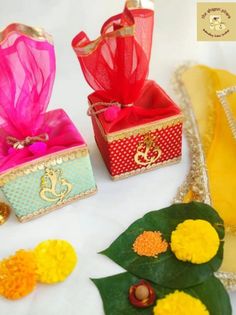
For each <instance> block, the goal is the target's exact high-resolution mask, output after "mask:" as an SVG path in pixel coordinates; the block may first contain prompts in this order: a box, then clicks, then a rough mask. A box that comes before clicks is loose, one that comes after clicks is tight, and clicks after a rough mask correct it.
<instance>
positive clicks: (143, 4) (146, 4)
mask: <svg viewBox="0 0 236 315" xmlns="http://www.w3.org/2000/svg"><path fill="white" fill-rule="evenodd" d="M126 7H127V8H128V9H130V10H132V9H145V8H153V7H154V1H153V0H145V1H143V0H127V1H126Z"/></svg>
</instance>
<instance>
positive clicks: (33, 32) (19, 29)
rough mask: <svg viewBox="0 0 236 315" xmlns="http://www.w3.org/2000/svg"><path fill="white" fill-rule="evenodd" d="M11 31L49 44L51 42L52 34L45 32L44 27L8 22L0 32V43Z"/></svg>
mask: <svg viewBox="0 0 236 315" xmlns="http://www.w3.org/2000/svg"><path fill="white" fill-rule="evenodd" d="M12 33H20V34H22V35H25V36H27V37H30V38H33V39H35V40H39V41H47V42H49V43H50V44H53V39H52V36H51V35H49V34H48V33H46V32H45V31H44V29H42V28H39V27H32V26H28V25H25V24H20V23H13V24H10V25H8V26H7V27H6V28H5V29H4V30H3V31H1V32H0V44H1V43H2V42H4V41H5V40H6V39H7V38H8V37H9V36H10V34H12Z"/></svg>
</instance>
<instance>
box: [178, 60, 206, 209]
mask: <svg viewBox="0 0 236 315" xmlns="http://www.w3.org/2000/svg"><path fill="white" fill-rule="evenodd" d="M190 66H191V64H185V65H183V66H181V67H179V68H178V69H177V71H176V72H175V75H174V78H173V87H174V90H175V93H176V94H177V95H178V97H179V103H180V106H181V108H182V110H183V113H184V117H185V123H184V131H185V134H186V137H187V140H188V143H189V147H190V155H191V160H192V165H191V168H190V171H189V173H188V175H187V178H186V179H185V181H184V183H183V184H182V185H181V187H180V188H179V190H178V193H177V196H176V197H175V199H174V202H175V203H182V202H183V201H184V197H185V196H186V194H187V193H188V192H189V191H190V190H191V191H192V192H193V195H194V200H197V201H200V202H204V203H207V204H211V198H210V191H209V183H208V174H207V168H206V163H205V157H204V153H203V148H202V144H201V140H200V135H199V131H198V127H197V123H196V119H195V116H194V113H193V109H192V106H191V103H190V99H189V96H188V94H187V91H186V90H185V88H184V85H183V83H182V80H181V78H182V74H183V73H184V72H185V71H187V70H188V68H189V67H190Z"/></svg>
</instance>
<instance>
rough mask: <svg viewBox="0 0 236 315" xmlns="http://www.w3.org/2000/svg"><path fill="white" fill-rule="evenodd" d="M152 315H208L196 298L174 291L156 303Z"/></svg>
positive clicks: (204, 307)
mask: <svg viewBox="0 0 236 315" xmlns="http://www.w3.org/2000/svg"><path fill="white" fill-rule="evenodd" d="M153 313H154V315H189V314H191V315H210V313H209V312H208V310H207V308H206V306H205V305H204V304H203V303H202V302H201V301H200V300H199V299H197V298H194V297H192V296H191V295H189V294H187V293H185V292H182V291H175V292H174V293H170V294H168V295H167V296H166V297H164V298H163V299H160V300H158V301H157V304H156V306H155V307H154V309H153Z"/></svg>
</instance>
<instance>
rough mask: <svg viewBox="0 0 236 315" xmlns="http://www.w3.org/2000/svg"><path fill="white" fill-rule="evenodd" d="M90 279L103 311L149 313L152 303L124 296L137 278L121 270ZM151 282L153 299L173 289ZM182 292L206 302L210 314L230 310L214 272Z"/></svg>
mask: <svg viewBox="0 0 236 315" xmlns="http://www.w3.org/2000/svg"><path fill="white" fill-rule="evenodd" d="M92 281H93V282H94V283H95V285H96V286H97V288H98V290H99V292H100V295H101V297H102V300H103V306H104V311H105V314H106V315H138V314H140V315H152V314H153V306H150V307H149V308H145V309H139V308H136V307H134V306H133V305H131V304H130V302H129V300H128V294H129V293H128V292H129V288H130V286H131V285H133V284H135V283H137V282H139V281H140V279H139V278H137V277H135V276H133V275H132V274H130V273H122V274H119V275H116V276H111V277H107V278H102V279H93V280H92ZM152 286H153V288H154V289H155V291H156V295H157V299H160V298H163V297H165V296H166V295H167V294H169V293H171V292H174V291H175V290H173V289H168V288H164V287H161V286H159V285H157V284H153V283H152ZM184 292H186V293H188V294H190V295H192V296H194V297H196V298H198V299H200V300H201V301H202V303H203V304H205V305H206V307H207V309H208V311H209V313H210V315H231V314H232V309H231V305H230V299H229V296H228V294H227V292H226V290H225V288H224V287H223V285H222V284H221V282H220V281H219V280H218V279H216V278H215V277H214V276H211V277H210V278H208V279H207V280H206V281H205V282H203V283H202V284H200V285H197V286H194V287H192V288H189V289H184Z"/></svg>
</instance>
